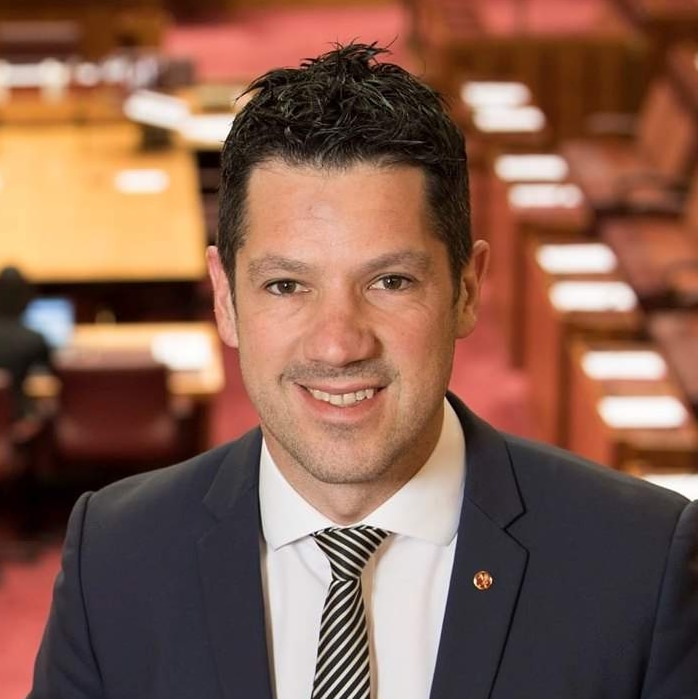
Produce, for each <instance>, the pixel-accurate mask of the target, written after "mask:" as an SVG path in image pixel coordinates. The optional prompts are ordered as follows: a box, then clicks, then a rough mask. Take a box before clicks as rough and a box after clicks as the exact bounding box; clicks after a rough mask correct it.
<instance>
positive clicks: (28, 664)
mask: <svg viewBox="0 0 698 699" xmlns="http://www.w3.org/2000/svg"><path fill="white" fill-rule="evenodd" d="M405 37H406V31H405V27H404V18H403V15H402V10H401V9H400V7H399V6H398V5H397V4H396V5H387V6H384V7H379V8H371V9H370V10H361V9H357V8H352V9H341V10H340V9H337V10H331V11H316V10H298V11H284V12H281V11H278V12H267V13H258V12H250V13H245V14H244V15H241V16H240V17H239V19H238V20H237V21H235V22H231V23H230V24H227V25H223V26H215V27H201V26H196V27H192V28H177V29H174V30H173V31H172V32H171V33H170V36H169V37H168V39H167V41H166V47H167V50H168V51H169V52H170V53H173V54H181V55H184V54H190V55H193V56H196V57H197V63H198V65H199V74H200V76H201V77H203V78H206V79H209V80H215V79H222V78H231V77H232V78H234V77H240V78H247V77H248V76H250V75H254V74H256V73H259V72H260V71H263V70H266V69H267V68H270V67H272V66H275V65H293V64H297V63H298V60H299V59H300V58H303V57H306V56H312V55H314V54H317V53H319V52H321V51H323V50H325V49H326V48H327V46H328V45H329V43H330V42H332V41H335V40H338V39H339V40H343V41H346V40H350V39H354V38H356V39H362V40H365V41H373V40H378V41H380V42H383V43H389V42H390V41H392V40H393V39H396V41H395V43H394V45H393V51H394V59H395V60H397V61H399V62H401V63H402V64H403V65H406V66H409V65H410V61H409V56H408V53H407V51H406V49H405ZM485 297H487V294H485ZM487 306H488V304H487V298H485V303H484V307H483V310H482V313H481V320H480V323H479V326H478V328H477V329H476V330H475V333H474V334H473V336H472V337H471V338H470V339H468V340H466V341H463V342H461V343H460V344H459V346H458V350H457V356H456V366H455V369H454V375H453V381H452V388H453V390H454V391H456V392H457V393H458V394H459V395H460V396H461V397H463V398H464V399H465V400H466V401H467V402H468V403H469V404H470V406H471V407H472V408H474V409H475V410H476V411H477V412H478V413H479V414H480V415H482V416H483V417H485V418H486V419H488V420H490V421H491V422H493V423H494V424H495V425H497V426H498V427H501V428H503V429H506V430H509V431H513V432H516V433H519V434H527V433H529V432H530V430H529V422H528V420H529V416H528V413H527V408H526V384H525V380H524V379H523V378H522V376H521V375H520V374H517V373H514V372H512V371H510V370H509V369H508V368H507V366H506V364H505V359H504V354H503V352H502V348H501V340H500V338H499V335H498V331H497V328H496V327H495V325H494V321H493V318H492V315H491V314H490V313H488V310H487ZM225 365H226V373H227V389H226V391H225V394H224V395H222V396H221V397H220V399H219V400H218V401H217V403H216V406H215V409H214V417H213V424H212V432H211V441H212V443H219V442H222V441H225V440H228V439H231V438H233V437H235V436H237V435H240V434H242V433H243V432H245V431H246V430H247V429H249V428H250V427H252V426H253V425H254V424H255V423H256V418H255V414H254V410H253V409H252V407H251V405H250V403H249V401H248V400H247V398H246V396H245V395H244V391H243V389H242V385H241V381H240V375H239V371H238V369H237V364H236V357H235V353H234V352H233V351H230V350H226V351H225ZM1 540H2V537H1V535H0V541H1ZM58 565H59V552H58V549H57V547H47V548H46V549H45V550H44V552H43V553H42V554H41V555H40V556H39V557H38V559H37V560H35V561H32V562H31V563H26V564H12V565H9V564H8V565H5V566H4V567H3V568H2V571H0V572H1V574H2V579H1V580H0V699H20V698H21V697H24V696H25V694H26V692H27V690H28V688H29V684H30V678H31V668H32V665H33V659H34V655H35V653H36V648H37V646H38V643H39V640H40V637H41V631H42V629H43V626H44V623H45V619H46V613H47V611H48V606H49V601H50V592H51V587H52V584H53V579H54V577H55V575H56V572H57V570H58Z"/></svg>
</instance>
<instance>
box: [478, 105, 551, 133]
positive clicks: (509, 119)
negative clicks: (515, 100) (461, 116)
mask: <svg viewBox="0 0 698 699" xmlns="http://www.w3.org/2000/svg"><path fill="white" fill-rule="evenodd" d="M473 123H474V124H475V126H476V127H477V129H479V130H480V131H483V132H485V133H532V132H535V131H541V130H542V129H543V128H545V115H544V114H543V112H542V111H541V110H540V109H538V107H532V106H528V107H511V108H509V107H486V108H484V109H478V110H476V111H475V113H474V114H473Z"/></svg>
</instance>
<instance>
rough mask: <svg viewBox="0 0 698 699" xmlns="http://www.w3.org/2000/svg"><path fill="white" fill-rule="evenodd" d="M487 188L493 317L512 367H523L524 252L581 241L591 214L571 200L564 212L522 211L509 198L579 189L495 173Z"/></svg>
mask: <svg viewBox="0 0 698 699" xmlns="http://www.w3.org/2000/svg"><path fill="white" fill-rule="evenodd" d="M488 185H489V186H488V189H487V197H488V200H487V211H488V216H487V224H488V233H489V235H488V238H489V241H490V245H491V247H492V262H491V266H490V272H489V276H490V279H491V282H490V283H491V284H492V288H493V295H494V300H495V309H496V311H495V312H496V314H497V316H498V319H499V322H500V326H501V328H502V331H503V333H504V340H505V345H506V347H507V352H508V356H509V361H510V362H511V364H512V365H513V366H515V367H521V366H523V363H524V342H523V315H524V312H523V311H524V309H523V307H524V289H525V287H526V265H525V257H526V247H527V245H528V244H529V242H530V241H531V240H532V239H534V238H536V237H541V236H543V235H545V236H546V237H547V238H550V239H551V240H552V239H553V238H558V237H559V238H560V239H561V240H563V241H564V240H566V239H568V238H570V237H572V236H577V237H579V236H580V234H581V233H583V232H584V231H585V230H587V229H588V227H589V225H590V222H591V211H590V210H589V208H588V207H587V206H586V204H585V202H583V201H575V200H574V197H573V196H572V197H571V198H570V201H569V202H568V205H565V206H562V205H559V204H558V205H549V206H544V205H543V204H542V203H541V204H540V205H537V206H524V205H523V202H519V203H518V204H517V201H516V198H515V197H512V196H511V195H512V194H517V193H518V192H522V193H524V194H525V193H526V192H529V193H533V194H534V195H535V193H536V191H543V193H545V192H546V191H548V192H553V193H555V192H562V194H563V195H565V196H567V194H565V193H568V194H569V193H571V194H573V195H574V193H575V191H576V188H575V187H574V186H573V185H570V184H569V183H566V182H559V183H558V182H554V181H553V182H548V183H545V182H544V181H542V180H538V181H535V182H529V183H525V184H523V183H520V182H519V183H517V182H511V181H509V182H505V181H504V180H503V179H502V178H501V177H499V176H498V175H497V173H496V172H494V171H492V173H491V175H490V177H489V180H488ZM541 185H542V187H541ZM522 187H525V188H527V189H522ZM551 187H552V188H553V189H552V190H551V189H550V188H551Z"/></svg>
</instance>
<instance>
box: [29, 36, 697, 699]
mask: <svg viewBox="0 0 698 699" xmlns="http://www.w3.org/2000/svg"><path fill="white" fill-rule="evenodd" d="M378 53H380V50H379V49H377V48H375V47H369V46H363V45H350V46H346V47H339V48H337V49H336V50H334V51H331V52H329V53H328V54H326V55H324V56H321V57H320V58H318V59H316V60H311V61H308V62H306V63H305V64H304V65H303V66H302V67H301V68H300V69H298V70H279V71H272V72H271V73H269V74H267V75H266V76H263V77H262V78H260V79H259V80H257V81H256V82H255V83H254V84H253V86H252V89H253V91H254V92H255V96H254V98H253V99H252V100H251V102H250V103H249V104H248V106H247V107H246V108H245V110H244V111H243V112H242V114H240V115H239V116H238V117H237V119H236V121H235V122H234V124H233V127H232V130H231V133H230V135H229V137H228V139H227V141H226V144H225V147H224V152H223V175H222V188H221V218H220V231H219V241H218V248H217V249H211V250H209V257H208V261H209V267H210V272H211V277H212V280H213V285H214V290H215V307H216V315H217V320H218V325H219V329H220V333H221V336H222V338H223V340H224V341H225V342H226V343H227V344H229V345H231V346H233V347H237V348H239V354H240V363H241V368H242V374H243V377H244V380H245V384H246V387H247V390H248V392H249V395H250V397H251V399H252V400H253V402H254V404H255V405H256V407H257V409H258V412H259V415H260V421H261V430H255V431H253V432H252V433H250V434H248V435H246V436H245V437H243V438H242V439H241V440H239V441H238V442H235V443H233V444H228V445H224V446H222V447H219V448H218V449H215V450H213V451H211V452H209V453H207V454H204V455H201V456H199V457H197V458H195V459H193V460H191V461H189V462H187V463H184V464H180V465H178V466H175V467H173V468H170V469H165V470H162V471H157V472H153V473H150V474H144V475H139V476H136V477H134V478H130V479H128V480H126V481H122V482H120V483H116V484H114V485H111V486H109V487H108V488H106V489H105V490H103V491H101V492H98V493H96V494H92V495H90V494H88V495H85V496H83V497H82V498H81V499H80V501H79V502H78V504H77V505H76V507H75V510H74V512H73V514H72V517H71V521H70V524H69V527H68V534H67V539H66V544H65V553H64V562H63V570H62V572H61V574H60V576H59V579H58V582H57V584H56V590H55V596H54V601H53V607H52V611H51V615H50V618H49V622H48V626H47V629H46V633H45V636H44V640H43V643H42V647H41V650H40V653H39V656H38V660H37V665H36V673H35V683H34V689H33V692H32V694H31V697H33V698H34V699H43V698H48V697H52V698H59V697H60V698H62V697H66V698H67V697H70V698H71V699H79V698H82V697H90V698H96V697H110V698H114V699H118V698H122V697H123V698H124V699H126V698H128V699H134V698H137V697H144V698H145V697H148V699H156V698H158V697H163V698H165V697H167V699H172V698H173V697H196V698H200V697H207V698H210V699H212V698H213V697H228V698H232V697H241V698H245V699H252V698H253V699H267V698H270V697H277V699H301V698H306V697H310V696H312V697H315V698H321V697H335V698H338V697H342V698H343V697H352V698H353V697H369V696H373V697H380V699H409V698H415V699H421V698H426V697H432V699H446V698H447V697H453V698H455V697H466V698H467V699H484V698H485V697H490V698H492V699H512V698H535V699H540V698H545V699H553V698H554V699H562V698H563V697H564V698H565V699H571V698H572V697H578V698H586V697H588V698H589V699H591V698H592V697H593V698H594V699H599V698H600V697H609V698H611V697H612V698H613V699H631V698H634V699H639V698H640V697H643V698H645V699H650V698H651V699H679V698H680V697H682V698H684V699H688V697H695V696H698V645H697V644H698V506H697V505H695V504H689V503H688V502H687V501H686V500H685V499H684V498H682V497H680V496H679V495H676V494H673V493H670V492H668V491H664V490H661V489H658V488H654V487H651V486H649V485H647V484H644V483H642V482H641V481H639V480H635V479H631V478H629V477H625V476H623V475H620V474H618V473H615V472H612V471H610V470H607V469H603V468H601V467H597V466H594V465H591V464H588V463H586V462H583V461H581V460H580V459H577V458H575V457H574V456H572V455H569V454H566V453H564V452H561V451H559V450H556V449H553V448H550V447H546V446H542V445H537V444H533V443H529V442H526V441H524V440H521V439H517V438H514V437H511V436H507V435H503V434H500V433H498V432H497V431H495V430H494V429H493V428H491V427H489V426H488V425H486V424H485V423H484V422H482V421H481V420H479V419H478V418H477V417H476V416H474V415H473V414H472V413H471V412H469V411H468V409H467V408H466V407H465V406H464V405H463V404H462V403H461V402H460V401H459V400H458V399H457V398H456V397H455V396H452V395H448V396H447V395H446V388H447V383H448V380H449V375H450V371H451V362H452V358H453V350H454V343H455V340H456V339H457V338H461V337H466V336H467V335H468V334H469V333H470V332H471V330H472V329H473V326H474V323H475V317H476V312H477V304H478V295H479V289H480V284H481V282H482V278H483V275H484V272H485V269H486V266H487V257H488V250H487V246H486V244H485V243H483V242H476V243H474V244H472V243H471V241H470V233H469V218H468V203H467V202H468V190H467V175H466V162H465V152H464V144H463V140H462V136H461V135H460V133H459V132H458V130H457V129H456V127H455V126H454V125H453V124H452V123H451V122H450V120H449V119H448V117H447V116H446V115H445V113H444V111H443V109H442V106H441V104H440V102H439V99H438V98H437V97H436V96H435V95H434V94H433V93H432V92H431V91H430V90H429V89H428V88H426V87H424V86H423V85H421V84H419V83H418V82H417V81H416V80H414V79H413V78H411V77H410V76H408V75H407V74H406V73H405V72H404V71H402V70H401V69H399V68H398V67H396V66H393V65H390V64H382V63H378V62H376V60H375V56H376V55H377V54H378Z"/></svg>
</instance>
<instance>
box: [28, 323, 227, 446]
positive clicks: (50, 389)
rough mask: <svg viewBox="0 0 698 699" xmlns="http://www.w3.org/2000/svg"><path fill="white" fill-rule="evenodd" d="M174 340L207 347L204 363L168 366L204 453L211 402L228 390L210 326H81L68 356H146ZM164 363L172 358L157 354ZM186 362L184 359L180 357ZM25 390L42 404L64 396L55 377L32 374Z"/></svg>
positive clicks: (173, 388) (174, 390) (172, 385)
mask: <svg viewBox="0 0 698 699" xmlns="http://www.w3.org/2000/svg"><path fill="white" fill-rule="evenodd" d="M163 338H164V339H166V340H167V339H169V341H170V343H169V344H170V349H171V343H176V342H177V341H178V340H179V345H180V348H181V345H182V342H185V343H186V342H187V341H191V339H192V338H195V341H196V342H200V343H202V344H203V345H204V346H205V347H208V352H207V355H206V356H203V357H199V359H200V361H197V362H194V363H190V365H189V367H187V366H185V365H182V364H179V365H178V364H177V362H176V358H177V353H176V352H175V353H174V357H175V361H173V360H172V358H171V357H170V361H163V363H165V364H166V365H168V366H169V367H170V375H169V388H170V391H171V393H172V395H173V396H181V397H184V398H188V399H191V400H193V401H194V407H195V415H194V429H195V431H196V442H197V444H198V448H199V449H201V450H204V449H207V448H208V447H209V426H210V412H211V403H212V401H213V399H214V398H215V396H216V395H217V394H218V393H220V392H221V391H222V390H223V387H224V385H225V376H224V372H223V359H222V355H221V347H220V341H219V339H218V333H217V331H216V328H215V326H214V325H213V324H212V323H206V322H191V323H122V324H113V325H110V324H103V325H78V326H77V327H76V328H75V335H74V336H73V340H72V342H71V344H70V346H69V347H67V348H66V349H65V350H64V351H74V350H80V351H95V352H110V351H111V352H113V351H119V352H128V351H134V352H143V351H148V350H150V351H151V352H152V351H153V347H154V342H158V341H160V342H162V341H163ZM155 356H156V357H157V358H159V359H161V360H163V359H165V360H166V359H167V356H163V355H158V354H155ZM180 361H181V357H180ZM25 391H26V392H27V394H28V395H30V396H32V397H33V398H35V399H37V400H44V401H45V400H51V399H54V398H56V397H57V396H58V395H59V393H60V384H59V382H58V380H57V379H56V378H55V377H52V376H48V375H44V374H41V375H31V376H29V377H28V378H27V381H26V383H25Z"/></svg>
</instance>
